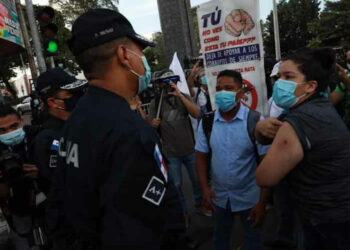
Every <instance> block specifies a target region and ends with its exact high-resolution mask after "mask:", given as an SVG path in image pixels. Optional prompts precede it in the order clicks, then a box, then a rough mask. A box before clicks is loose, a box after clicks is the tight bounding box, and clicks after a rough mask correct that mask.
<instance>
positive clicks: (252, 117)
mask: <svg viewBox="0 0 350 250" xmlns="http://www.w3.org/2000/svg"><path fill="white" fill-rule="evenodd" d="M260 116H261V114H260V113H259V112H258V111H255V110H251V109H250V110H249V113H248V119H247V130H248V135H249V138H250V140H251V142H252V143H253V145H254V154H255V160H256V162H257V163H259V162H260V156H259V152H258V147H257V145H256V139H255V128H256V125H257V124H258V122H259V121H260Z"/></svg>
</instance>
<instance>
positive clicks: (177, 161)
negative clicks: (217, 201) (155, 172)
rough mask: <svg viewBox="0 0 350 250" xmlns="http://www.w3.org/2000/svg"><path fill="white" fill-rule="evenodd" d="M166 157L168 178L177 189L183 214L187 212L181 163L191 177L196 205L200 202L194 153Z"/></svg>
mask: <svg viewBox="0 0 350 250" xmlns="http://www.w3.org/2000/svg"><path fill="white" fill-rule="evenodd" d="M167 159H168V161H169V164H168V168H169V178H171V179H172V181H173V183H174V185H175V187H176V189H177V191H178V192H179V197H180V201H181V205H182V208H183V211H184V214H188V208H187V205H186V201H185V196H184V193H183V191H182V164H183V165H184V166H185V167H186V169H187V173H188V175H189V177H190V179H191V182H192V191H193V197H194V199H195V203H196V206H200V205H201V203H202V198H201V190H200V188H199V183H198V179H197V173H196V169H195V166H194V162H195V153H194V152H193V153H190V154H188V155H185V156H179V157H167Z"/></svg>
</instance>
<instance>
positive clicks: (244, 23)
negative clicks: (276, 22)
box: [225, 9, 255, 37]
mask: <svg viewBox="0 0 350 250" xmlns="http://www.w3.org/2000/svg"><path fill="white" fill-rule="evenodd" d="M254 27H255V23H254V21H253V19H252V17H251V16H250V15H249V14H248V12H246V11H245V10H242V9H236V10H233V11H232V12H231V13H230V14H229V15H228V16H227V17H226V19H225V31H226V32H227V33H228V34H230V35H231V36H235V37H239V36H240V35H241V34H242V32H243V34H244V35H247V34H249V32H250V31H251V30H252V29H253V28H254Z"/></svg>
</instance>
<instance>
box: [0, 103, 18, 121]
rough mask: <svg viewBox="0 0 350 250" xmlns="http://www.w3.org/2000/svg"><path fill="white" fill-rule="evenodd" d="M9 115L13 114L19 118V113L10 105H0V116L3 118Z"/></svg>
mask: <svg viewBox="0 0 350 250" xmlns="http://www.w3.org/2000/svg"><path fill="white" fill-rule="evenodd" d="M9 115H15V116H17V117H18V119H19V120H21V119H22V118H21V115H20V114H19V113H18V112H17V111H16V110H15V109H14V108H12V107H11V106H10V105H0V118H5V117H6V116H9Z"/></svg>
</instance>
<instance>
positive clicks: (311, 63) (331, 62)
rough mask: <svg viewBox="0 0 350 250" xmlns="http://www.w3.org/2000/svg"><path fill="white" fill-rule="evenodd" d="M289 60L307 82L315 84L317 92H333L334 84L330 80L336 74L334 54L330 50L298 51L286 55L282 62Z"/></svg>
mask: <svg viewBox="0 0 350 250" xmlns="http://www.w3.org/2000/svg"><path fill="white" fill-rule="evenodd" d="M287 60H290V61H292V62H294V63H295V64H297V65H298V69H299V70H300V72H301V73H302V74H303V75H305V78H306V80H307V81H316V82H317V84H318V85H317V89H316V91H317V92H321V91H326V90H327V88H328V87H330V88H331V90H333V89H334V88H335V85H336V82H335V81H334V80H333V79H332V78H333V77H334V76H335V75H336V74H337V71H336V66H335V63H336V59H335V52H334V50H333V49H331V48H320V49H308V50H305V49H303V50H299V51H296V52H295V53H293V54H290V55H287V56H286V57H285V58H283V59H282V61H287Z"/></svg>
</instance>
